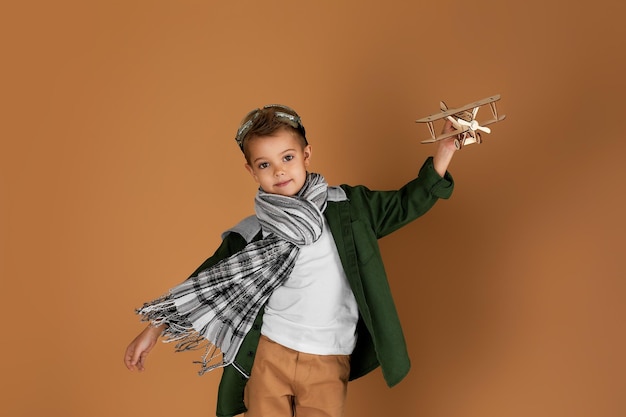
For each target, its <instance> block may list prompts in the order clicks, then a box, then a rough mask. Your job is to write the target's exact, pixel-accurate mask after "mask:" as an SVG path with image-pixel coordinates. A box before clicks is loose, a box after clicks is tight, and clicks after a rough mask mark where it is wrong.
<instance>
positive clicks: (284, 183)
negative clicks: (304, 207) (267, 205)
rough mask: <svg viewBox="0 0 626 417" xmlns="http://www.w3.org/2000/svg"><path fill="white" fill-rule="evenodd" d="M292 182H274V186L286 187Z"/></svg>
mask: <svg viewBox="0 0 626 417" xmlns="http://www.w3.org/2000/svg"><path fill="white" fill-rule="evenodd" d="M290 182H291V180H287V181H282V182H279V183H276V184H274V186H275V187H284V186H285V185H287V184H289V183H290Z"/></svg>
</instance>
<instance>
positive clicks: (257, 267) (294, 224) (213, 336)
mask: <svg viewBox="0 0 626 417" xmlns="http://www.w3.org/2000/svg"><path fill="white" fill-rule="evenodd" d="M327 187H328V184H327V183H326V181H325V180H324V177H322V176H321V175H319V174H315V173H308V174H307V178H306V181H305V184H304V186H303V187H302V189H301V190H300V192H299V193H298V194H297V195H296V196H294V197H286V196H282V195H278V194H269V193H265V192H264V191H263V190H261V189H259V191H258V193H257V195H256V197H255V212H256V216H257V218H258V220H259V222H260V224H261V228H262V229H263V236H264V238H263V239H261V240H258V241H255V242H251V243H249V244H248V245H247V246H246V247H245V248H244V249H243V250H242V251H240V252H238V253H236V254H234V255H232V256H231V257H229V258H226V259H224V260H222V261H220V262H218V263H217V264H215V265H214V266H212V267H209V268H207V269H205V270H203V271H201V272H200V273H198V274H197V275H196V276H193V277H191V278H189V279H188V280H186V281H184V282H182V283H181V284H179V285H178V286H176V287H174V288H172V289H171V290H170V291H169V293H168V294H166V295H164V296H163V297H161V298H158V299H156V300H154V301H152V302H149V303H146V304H144V305H143V307H142V308H140V309H138V310H137V314H139V315H141V316H142V321H150V322H151V323H152V324H153V325H155V326H158V325H160V324H167V327H166V329H165V330H164V331H163V334H162V336H163V337H164V341H165V342H176V351H177V352H181V351H185V350H191V349H199V348H205V349H206V351H205V354H204V355H203V357H202V361H200V362H197V363H200V364H201V365H202V368H201V370H200V372H199V374H200V375H202V374H204V373H205V372H208V371H210V370H213V369H215V368H219V367H223V366H226V365H229V364H232V363H233V361H234V359H235V355H236V354H237V351H238V350H239V347H240V346H241V343H242V342H243V339H244V337H245V336H246V334H247V333H248V331H249V330H250V328H251V327H252V324H253V322H254V320H255V318H256V317H257V315H258V313H259V311H260V309H261V308H262V307H263V305H264V304H265V302H266V301H267V299H268V298H269V296H270V295H271V294H272V292H273V291H274V289H275V288H277V287H278V286H280V285H282V284H283V283H284V282H285V281H286V280H287V278H289V275H290V274H291V271H292V269H293V266H294V265H295V261H296V258H297V256H298V253H299V246H302V245H310V244H311V243H313V242H315V241H317V239H318V238H319V237H320V235H321V233H322V227H323V214H322V213H323V212H324V209H325V208H326V201H327V195H328V193H327ZM217 349H219V351H221V353H222V355H221V356H222V357H221V359H220V358H219V353H218V352H217Z"/></svg>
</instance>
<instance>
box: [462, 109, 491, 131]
mask: <svg viewBox="0 0 626 417" xmlns="http://www.w3.org/2000/svg"><path fill="white" fill-rule="evenodd" d="M478 109H479V108H478V107H476V108H474V111H472V120H470V121H466V120H463V119H461V118H460V117H459V118H457V120H456V121H457V123H458V124H460V125H462V126H467V127H469V128H470V130H472V131H474V132H475V131H477V130H481V131H483V132H485V133H491V129H489V128H488V127H486V126H481V125H480V124H479V123H478V121H477V120H476V114H477V113H478Z"/></svg>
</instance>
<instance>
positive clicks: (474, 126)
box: [415, 94, 506, 149]
mask: <svg viewBox="0 0 626 417" xmlns="http://www.w3.org/2000/svg"><path fill="white" fill-rule="evenodd" d="M498 100H500V95H499V94H496V95H495V96H491V97H487V98H484V99H482V100H478V101H476V102H474V103H471V104H467V105H465V106H462V107H458V108H455V109H449V108H448V106H446V103H444V102H443V101H442V102H441V103H440V107H441V113H436V114H433V115H430V116H427V117H424V118H422V119H419V120H416V121H415V122H416V123H426V125H427V126H428V130H429V131H430V139H426V140H423V141H422V143H434V142H438V141H440V140H443V139H447V138H450V137H453V136H456V138H455V139H454V145H455V146H456V148H457V149H461V148H462V147H463V146H464V145H471V144H472V143H481V142H482V139H481V137H480V132H485V133H491V129H490V128H488V127H486V126H487V125H490V124H492V123H496V122H500V121H502V120H504V118H505V117H506V115H504V114H502V115H498V110H497V109H496V101H498ZM486 104H489V107H490V108H491V113H492V114H493V119H490V120H487V121H486V122H484V123H483V124H482V125H481V124H479V123H478V122H477V121H476V114H477V113H478V109H480V107H481V106H484V105H486ZM441 119H448V120H450V122H452V126H454V129H455V130H454V131H452V132H448V133H442V134H440V135H439V136H437V135H436V134H435V126H434V123H433V122H435V121H437V120H441Z"/></svg>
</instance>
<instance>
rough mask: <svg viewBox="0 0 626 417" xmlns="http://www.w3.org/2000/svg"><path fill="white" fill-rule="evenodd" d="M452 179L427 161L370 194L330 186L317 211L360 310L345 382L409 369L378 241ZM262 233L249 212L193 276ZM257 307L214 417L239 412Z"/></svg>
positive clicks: (423, 208) (445, 193)
mask: <svg viewBox="0 0 626 417" xmlns="http://www.w3.org/2000/svg"><path fill="white" fill-rule="evenodd" d="M453 188H454V183H453V180H452V177H451V176H450V175H449V174H448V173H446V175H445V177H444V178H442V177H441V176H439V174H437V172H436V171H435V169H434V167H433V161H432V158H428V159H427V160H426V162H425V163H424V165H423V166H422V168H421V169H420V172H419V175H418V177H417V178H416V179H414V180H412V181H411V182H409V183H408V184H406V185H405V186H403V187H402V188H400V189H399V190H395V191H371V190H369V189H367V188H366V187H364V186H356V187H352V186H348V185H341V187H332V188H329V201H328V204H327V208H326V210H325V212H324V215H325V216H326V219H327V221H328V224H329V227H330V230H331V232H332V235H333V238H334V240H335V244H336V245H337V251H338V252H339V257H340V258H341V263H342V266H343V268H344V271H345V273H346V276H347V278H348V282H349V283H350V287H351V288H352V292H353V293H354V296H355V298H356V301H357V304H358V307H359V322H358V324H357V344H356V347H355V349H354V351H353V352H352V355H351V357H350V368H351V370H350V380H353V379H356V378H359V377H361V376H363V375H365V374H367V373H369V372H370V371H372V370H374V369H375V368H377V367H378V366H379V365H380V366H381V369H382V373H383V376H384V378H385V381H386V382H387V385H388V386H390V387H391V386H393V385H395V384H397V383H398V382H400V381H401V380H402V379H403V378H404V377H405V376H406V374H407V373H408V372H409V368H410V361H409V357H408V353H407V350H406V343H405V340H404V335H403V333H402V328H401V327H400V320H399V318H398V314H397V312H396V308H395V305H394V302H393V298H392V295H391V290H390V288H389V283H388V282H387V276H386V274H385V269H384V266H383V261H382V257H381V255H380V250H379V247H378V242H377V240H378V239H380V238H381V237H383V236H386V235H388V234H390V233H391V232H394V231H395V230H397V229H399V228H400V227H402V226H405V225H406V224H408V223H409V222H411V221H413V220H415V219H416V218H418V217H419V216H421V215H422V214H424V213H426V212H427V211H428V210H429V209H430V208H431V207H432V206H433V205H434V204H435V202H436V201H437V200H438V199H439V198H448V197H449V196H450V195H451V194H452V190H453ZM260 237H261V233H260V226H259V225H258V222H257V221H256V218H254V217H249V218H247V219H246V220H244V221H243V222H242V224H240V225H239V227H235V228H234V229H232V231H231V232H230V233H225V235H224V236H223V241H222V244H221V245H220V247H219V248H218V249H217V251H216V252H215V254H214V255H213V256H211V257H210V258H209V259H207V260H206V261H205V262H204V263H203V264H202V265H201V266H200V267H199V268H198V269H197V270H196V271H195V272H194V274H192V276H193V275H195V274H197V273H198V272H200V271H201V270H203V269H205V268H207V267H209V266H212V265H214V264H215V263H217V262H218V261H219V260H221V259H224V258H226V257H229V256H231V255H232V254H234V253H236V252H238V251H240V250H241V249H242V248H243V247H244V246H245V245H246V244H248V243H249V242H250V241H253V240H256V239H259V238H260ZM262 320H263V309H262V310H261V313H259V315H258V317H257V318H256V320H255V322H254V325H253V327H252V329H251V330H250V332H249V333H248V334H247V336H246V337H245V339H244V341H243V343H242V345H241V348H240V349H239V352H238V353H237V356H236V358H235V362H234V363H233V364H232V365H229V366H227V367H225V368H224V372H223V374H222V380H221V382H220V387H219V392H218V402H217V415H218V416H220V417H229V416H234V415H236V414H240V413H243V412H245V411H246V408H245V405H244V402H243V392H244V388H245V386H246V383H247V381H248V377H249V375H250V371H251V369H252V364H253V362H254V356H255V351H256V347H257V345H258V342H259V337H260V335H261V324H262Z"/></svg>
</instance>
